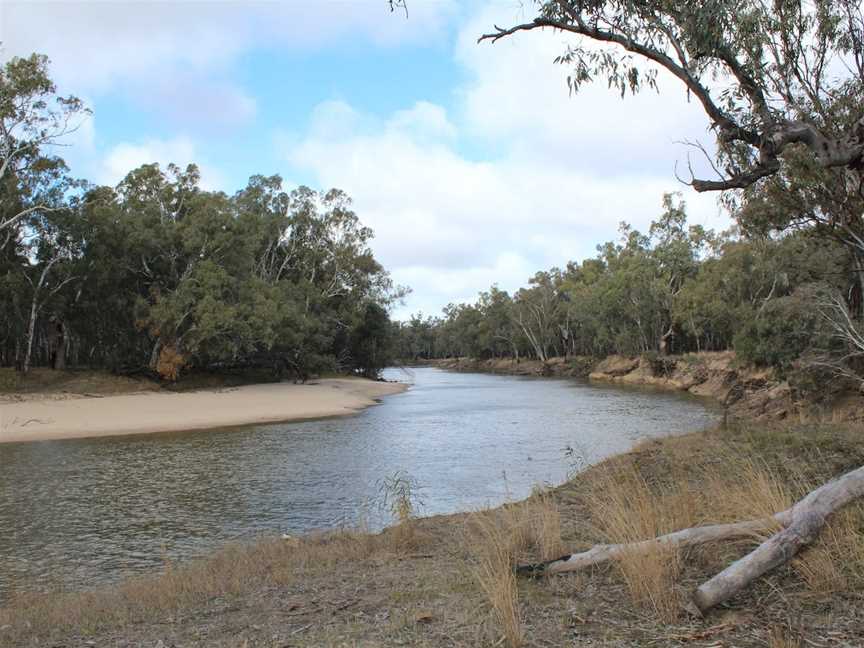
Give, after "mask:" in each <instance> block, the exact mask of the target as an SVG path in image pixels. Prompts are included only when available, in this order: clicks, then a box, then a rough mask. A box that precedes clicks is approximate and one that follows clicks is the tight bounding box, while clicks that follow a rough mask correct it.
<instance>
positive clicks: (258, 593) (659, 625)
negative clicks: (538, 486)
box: [0, 424, 864, 648]
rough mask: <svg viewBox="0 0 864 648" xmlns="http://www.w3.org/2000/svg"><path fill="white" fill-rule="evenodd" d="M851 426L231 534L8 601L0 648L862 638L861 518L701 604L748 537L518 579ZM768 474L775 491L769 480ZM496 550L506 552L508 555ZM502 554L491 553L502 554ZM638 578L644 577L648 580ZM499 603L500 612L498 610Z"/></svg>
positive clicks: (676, 521)
mask: <svg viewBox="0 0 864 648" xmlns="http://www.w3.org/2000/svg"><path fill="white" fill-rule="evenodd" d="M862 439H864V433H862V430H861V428H855V427H851V426H791V425H788V424H786V425H783V426H776V425H773V426H772V425H759V426H758V427H749V426H745V427H732V428H729V429H726V430H719V429H718V430H713V431H710V432H706V433H700V434H691V435H687V436H683V437H672V438H667V439H663V440H657V441H651V442H648V443H645V444H643V445H641V446H640V447H638V448H637V449H635V450H634V451H632V452H629V453H626V454H623V455H619V456H617V457H614V458H612V459H609V460H607V461H604V462H602V463H601V464H599V465H597V466H595V467H592V468H589V469H588V470H585V471H583V472H582V473H580V474H578V475H577V476H576V477H574V478H573V479H572V480H571V481H569V482H567V483H566V484H564V485H562V486H560V487H558V488H555V489H553V490H551V491H548V492H546V493H540V494H537V495H535V496H532V497H531V498H529V499H528V500H526V501H525V502H521V503H517V504H513V505H508V506H505V507H501V508H498V509H495V510H493V511H488V512H480V513H468V514H459V515H451V516H439V517H432V518H420V519H411V518H406V519H405V521H403V522H402V523H401V524H399V525H397V526H395V527H392V528H390V529H387V530H386V531H384V532H383V533H381V534H375V535H370V534H366V533H363V532H362V530H341V531H336V532H332V533H327V534H319V535H313V536H308V537H303V538H288V539H280V538H270V539H264V540H262V541H260V542H258V543H255V544H252V545H244V546H232V547H227V548H225V549H224V550H223V551H221V552H219V553H217V554H215V555H213V556H211V557H209V558H207V559H205V560H202V561H198V562H191V563H188V564H183V565H172V564H168V565H166V567H165V570H164V572H163V573H162V574H159V575H156V576H153V577H150V578H136V579H132V580H129V581H127V582H125V583H123V584H121V585H119V586H116V587H110V588H102V589H99V590H96V591H91V592H84V593H60V594H51V595H33V596H22V597H21V598H20V599H18V600H15V601H13V602H11V603H10V604H9V605H8V606H7V607H6V608H3V609H0V645H3V646H10V647H16V646H21V647H22V648H23V647H24V646H31V645H63V646H67V647H69V648H75V647H82V648H83V647H84V646H93V645H96V646H103V645H104V646H138V645H143V646H172V645H173V646H184V647H202V648H203V647H205V646H206V647H208V648H210V647H216V648H221V647H224V648H228V647H232V648H234V647H240V646H247V647H249V648H252V647H259V646H260V647H268V648H276V647H277V646H278V647H283V646H292V647H295V648H312V647H313V646H314V647H316V648H318V647H324V646H333V647H337V646H339V647H342V646H363V647H365V646H387V647H389V646H406V645H410V646H419V647H421V648H422V647H428V648H432V647H433V646H434V647H435V648H438V647H439V646H465V647H468V646H472V647H474V646H487V647H491V646H507V645H517V643H516V642H513V641H507V640H505V639H503V637H504V636H505V634H506V633H509V634H510V635H511V636H512V637H515V638H516V639H518V640H519V641H521V645H522V646H525V647H537V648H540V647H545V646H561V645H573V646H588V645H592V646H609V647H613V646H615V647H617V646H620V647H625V646H670V645H671V646H679V645H689V646H700V647H703V648H708V647H709V646H714V647H718V646H736V647H739V648H764V647H766V646H767V647H771V648H787V647H803V646H808V647H810V646H816V647H825V648H828V647H829V646H831V647H847V648H852V647H853V646H855V647H857V646H860V645H861V644H860V640H861V637H864V612H862V610H864V595H862V592H864V512H862V510H861V508H860V507H858V508H854V507H853V508H852V509H851V510H850V511H848V512H846V513H844V514H843V515H840V516H838V517H837V519H835V520H833V521H832V524H831V527H830V528H829V529H828V530H826V532H824V533H823V534H822V536H821V538H820V540H819V542H818V543H816V545H814V546H813V547H812V548H810V549H808V550H807V551H805V552H804V553H802V554H801V555H800V557H799V558H797V559H796V560H795V561H793V562H792V563H790V564H789V565H786V566H784V567H782V568H780V569H777V570H775V571H774V572H772V573H770V574H769V575H768V576H767V577H766V578H763V579H760V580H759V581H758V582H757V583H756V584H755V586H754V587H752V588H750V589H748V590H745V591H744V592H743V593H741V594H740V595H738V596H736V597H735V598H734V599H733V600H732V601H730V602H729V603H728V604H725V605H724V606H723V607H722V608H720V609H717V610H714V611H712V612H711V613H709V614H708V615H707V616H706V617H705V618H699V617H695V616H691V615H690V614H689V613H688V612H687V596H688V593H689V592H692V590H693V588H694V587H695V586H696V585H697V584H699V583H700V582H703V581H704V580H705V578H707V577H708V576H710V575H713V574H715V573H717V571H718V570H719V569H721V568H722V567H723V566H725V565H727V564H729V563H730V562H731V561H733V560H735V559H736V558H739V557H740V556H742V555H744V554H745V553H746V552H747V551H748V550H749V548H751V547H752V546H754V545H755V544H756V543H758V542H759V538H758V537H754V538H751V539H744V540H742V541H737V542H728V543H715V544H712V545H708V546H706V547H704V548H701V549H693V550H690V551H687V552H682V553H681V554H678V555H674V556H673V555H668V556H667V557H666V558H663V557H662V556H661V558H663V559H662V560H661V561H660V562H656V561H646V560H645V559H643V558H640V560H639V565H638V570H637V571H636V576H637V578H635V579H634V573H633V572H632V571H630V572H628V571H627V570H626V564H624V563H622V564H621V565H613V566H611V567H610V568H608V569H595V570H591V571H587V572H584V573H581V574H569V575H562V576H557V577H549V578H548V579H541V580H537V581H534V580H527V579H518V580H515V581H514V580H513V579H512V577H510V575H511V574H512V572H511V571H510V562H509V561H510V560H513V561H515V562H517V563H522V562H532V561H536V560H539V559H542V558H549V557H552V556H553V555H560V553H561V552H562V551H572V550H581V549H586V548H588V547H590V546H591V545H593V544H594V543H597V542H614V541H617V540H620V535H618V534H620V533H621V528H616V525H615V524H614V521H615V520H621V521H624V522H626V524H624V525H621V527H622V528H623V529H624V532H626V533H627V534H631V536H632V537H653V536H654V535H655V534H656V533H658V532H663V531H665V530H668V529H671V528H675V527H678V528H680V527H683V526H687V525H689V524H692V523H702V524H704V523H709V522H725V521H731V520H739V519H752V518H754V517H760V516H762V515H763V514H764V513H765V512H766V511H767V510H770V509H774V508H776V507H783V506H785V505H786V504H787V503H788V502H789V501H790V500H794V499H795V498H797V497H799V496H800V495H801V493H802V492H804V491H806V490H807V488H808V487H809V486H810V485H813V484H818V483H823V482H825V481H827V480H828V479H830V478H831V477H833V476H835V475H837V474H840V473H843V472H845V471H847V470H849V469H850V468H852V467H854V466H856V465H861V464H862V463H864V444H862V443H861V441H862ZM767 486H770V488H768V487H767ZM496 556H499V557H500V556H503V557H504V562H501V561H500V560H498V559H497V558H496ZM496 561H497V562H496ZM640 588H641V589H640ZM508 610H509V611H510V613H509V616H507V615H508Z"/></svg>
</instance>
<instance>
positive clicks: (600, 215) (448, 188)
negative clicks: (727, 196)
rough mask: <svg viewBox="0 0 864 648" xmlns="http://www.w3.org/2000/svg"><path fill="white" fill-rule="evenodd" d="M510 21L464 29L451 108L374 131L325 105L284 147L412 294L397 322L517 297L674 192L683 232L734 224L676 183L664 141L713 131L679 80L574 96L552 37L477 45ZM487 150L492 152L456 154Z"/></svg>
mask: <svg viewBox="0 0 864 648" xmlns="http://www.w3.org/2000/svg"><path fill="white" fill-rule="evenodd" d="M507 11H512V10H510V9H507ZM505 13H506V12H505ZM510 17H512V16H510ZM506 19H507V16H506V15H505V16H502V15H501V8H500V5H494V6H492V8H491V9H484V10H482V11H481V12H480V13H479V14H478V15H476V16H475V17H474V18H473V19H472V20H470V21H469V22H468V23H467V24H466V26H465V27H464V28H463V30H462V31H461V33H460V36H459V39H458V44H457V48H456V53H455V55H456V57H457V60H458V62H459V63H461V64H462V65H463V66H464V68H465V69H466V71H467V72H468V79H469V80H468V81H467V83H466V84H465V86H464V87H462V88H461V89H460V90H459V93H458V102H457V107H456V109H455V114H448V113H447V111H446V110H445V109H444V108H443V107H442V106H437V105H433V104H430V103H426V102H420V103H417V104H415V105H414V106H412V107H409V108H407V109H405V110H401V111H397V112H395V113H393V114H392V115H391V116H390V117H389V118H387V119H386V120H384V121H383V123H382V122H381V121H380V120H378V121H376V120H374V119H373V118H372V117H370V116H368V115H363V114H360V113H358V111H356V110H355V109H353V108H352V107H351V106H349V105H347V104H345V103H343V102H325V103H324V104H322V105H321V106H319V108H318V109H316V111H315V114H314V119H313V126H312V128H311V129H310V130H309V131H308V132H307V133H305V134H302V135H297V136H295V137H292V138H283V139H282V140H281V143H282V144H283V145H286V149H285V154H286V159H287V160H288V161H289V162H290V164H291V165H292V167H293V168H294V169H301V170H303V171H305V172H307V173H309V172H311V173H312V174H313V175H314V176H315V178H316V179H317V182H318V184H320V185H321V186H323V187H330V186H335V187H339V188H341V189H343V190H345V191H347V192H348V194H349V195H351V196H352V197H353V198H354V200H355V206H356V209H357V211H358V213H359V214H360V216H361V218H362V219H363V221H364V222H365V223H367V224H368V225H370V226H371V227H372V228H373V229H374V230H375V232H376V240H375V249H376V254H377V255H378V256H379V258H380V260H381V261H382V262H383V263H384V265H385V267H388V268H390V269H391V270H392V273H393V277H394V279H395V280H396V281H397V282H398V283H402V284H407V285H410V286H412V287H413V288H414V293H413V294H412V295H411V296H410V297H409V299H408V303H407V305H406V307H405V308H403V309H401V310H400V311H399V312H397V316H401V317H404V316H406V315H407V314H408V313H409V312H413V311H416V310H418V309H422V310H423V311H424V312H426V313H436V314H437V313H438V312H439V310H440V308H441V306H443V305H444V304H446V303H448V302H450V301H461V300H473V299H474V298H475V297H476V294H477V292H478V291H480V290H485V289H487V288H488V287H489V286H490V285H491V284H492V283H493V282H497V283H498V284H499V285H500V286H501V287H502V288H504V289H507V290H514V289H516V288H518V287H519V286H521V285H524V284H525V282H526V281H527V279H528V277H529V276H531V275H532V274H533V273H534V272H535V271H537V270H541V269H546V268H549V267H550V266H552V265H558V266H562V265H564V264H565V263H566V262H567V261H568V260H581V259H584V258H586V257H589V256H593V255H594V254H595V246H596V245H597V244H598V243H602V242H604V241H607V240H610V239H614V238H616V237H617V227H618V223H619V221H622V220H626V221H628V222H630V223H631V224H633V225H634V226H635V227H637V228H640V229H645V228H647V225H648V223H649V222H650V221H651V220H652V219H654V218H656V217H657V216H658V215H659V213H660V210H661V198H662V195H663V193H664V192H667V191H682V193H684V194H685V198H686V200H687V201H688V204H689V212H690V217H691V222H700V223H703V224H705V225H707V226H708V227H715V228H717V227H725V226H726V225H727V223H728V221H727V219H726V218H725V217H723V216H720V215H719V210H718V208H717V206H716V197H715V196H713V195H698V194H696V193H695V192H692V191H690V190H688V189H687V188H686V187H684V186H682V185H680V184H679V183H678V182H677V181H676V180H675V178H674V175H673V168H674V162H675V160H676V158H682V157H683V154H684V152H685V151H684V149H683V148H682V147H681V146H680V145H676V144H674V142H673V139H678V138H691V139H695V138H697V137H699V136H703V137H704V130H705V123H706V122H705V119H704V117H703V116H702V115H701V113H700V112H699V110H698V109H697V108H696V107H694V106H691V105H688V104H687V102H686V100H685V98H684V95H683V93H680V94H679V92H678V90H679V88H678V87H677V86H675V85H674V83H671V82H670V83H666V84H664V85H665V91H664V93H663V94H662V95H660V96H657V95H653V94H644V95H640V96H638V97H636V98H633V99H630V98H628V99H627V100H625V101H622V100H621V99H620V97H619V96H618V95H616V94H615V93H614V92H610V91H608V90H607V89H606V87H605V84H603V83H598V84H596V85H595V86H591V87H588V88H586V89H585V90H584V91H583V92H582V93H580V94H579V95H578V96H577V97H570V96H569V93H568V90H567V86H566V83H565V80H564V77H565V76H566V70H563V69H561V68H560V67H556V66H554V65H553V64H552V59H553V58H554V56H555V55H557V54H559V53H560V52H561V49H562V47H563V45H562V42H561V39H560V37H556V36H555V35H552V34H549V33H547V34H529V35H527V37H520V38H518V39H514V40H510V41H503V42H501V43H499V44H497V45H495V46H494V47H492V46H490V45H487V44H481V45H476V44H474V43H475V41H476V38H477V35H478V34H480V33H482V31H483V30H484V29H488V28H489V27H491V25H493V24H495V23H496V22H497V23H498V24H503V23H505V22H506ZM490 146H491V147H492V148H493V149H494V150H496V151H497V152H498V154H497V155H496V156H495V157H493V158H489V157H488V156H482V157H480V156H469V155H465V154H464V153H462V151H463V150H477V149H479V150H482V151H488V150H489V149H490Z"/></svg>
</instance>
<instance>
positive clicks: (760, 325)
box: [733, 287, 828, 372]
mask: <svg viewBox="0 0 864 648" xmlns="http://www.w3.org/2000/svg"><path fill="white" fill-rule="evenodd" d="M817 290H818V289H816V288H814V287H802V288H801V289H799V290H797V291H796V292H795V293H793V294H791V295H788V296H785V297H779V298H776V299H772V300H770V301H767V302H765V304H764V306H763V307H762V308H760V309H759V310H758V311H756V312H755V313H753V314H752V316H751V317H750V318H749V320H748V321H746V322H745V323H744V325H743V326H742V327H741V328H740V330H739V331H738V332H737V333H736V334H735V337H734V340H733V345H734V347H735V351H736V353H737V354H738V357H739V358H741V359H742V360H744V361H745V362H750V363H753V364H755V365H761V366H765V367H776V368H778V369H780V370H781V371H784V372H785V371H788V370H789V369H791V367H792V365H793V363H794V362H795V361H796V360H797V359H798V358H799V357H800V356H801V354H802V353H804V352H805V351H807V350H809V349H812V348H814V346H818V345H819V344H820V338H821V339H822V340H824V339H825V338H826V337H827V336H828V332H827V331H826V330H825V329H826V326H825V320H824V317H823V316H822V314H821V313H820V312H819V311H818V309H816V308H814V303H815V300H814V296H815V293H816V291H817Z"/></svg>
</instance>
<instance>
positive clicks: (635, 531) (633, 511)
mask: <svg viewBox="0 0 864 648" xmlns="http://www.w3.org/2000/svg"><path fill="white" fill-rule="evenodd" d="M588 507H589V511H590V514H591V519H592V523H593V526H594V528H595V530H596V533H597V534H598V535H599V536H600V537H601V538H602V539H603V541H605V542H608V543H611V544H629V543H635V542H638V541H640V540H648V539H651V538H655V537H657V536H659V535H663V534H666V533H670V532H671V531H674V530H677V529H681V528H684V527H688V526H693V524H695V522H696V520H697V517H696V513H697V500H696V498H694V496H693V494H692V493H691V492H690V491H689V490H688V489H687V487H686V485H685V484H683V483H682V482H681V481H678V480H671V481H669V482H668V483H664V484H657V485H653V486H652V485H649V484H648V482H647V481H646V480H645V478H644V477H643V476H642V474H641V473H640V472H639V470H638V469H637V468H636V466H635V464H634V463H633V461H632V459H631V458H629V457H624V458H621V460H619V461H615V462H610V463H607V464H606V465H604V466H601V467H600V468H598V469H597V471H596V478H595V479H594V480H593V488H592V489H591V496H590V498H589V499H588ZM616 567H617V569H618V571H619V572H620V575H621V577H622V578H623V580H624V582H625V584H626V585H627V590H628V592H629V593H630V598H631V600H632V601H633V603H634V604H636V605H638V606H640V607H644V608H647V609H650V610H651V611H652V612H653V613H654V614H656V615H657V616H658V617H659V618H660V619H662V620H664V621H672V620H674V619H675V618H676V617H677V616H678V610H679V605H678V600H677V596H676V593H675V587H674V586H675V579H676V577H677V576H678V573H679V570H680V567H681V562H680V556H679V554H678V551H677V550H676V549H674V548H670V547H668V546H664V545H659V544H658V545H654V546H651V547H650V548H648V549H644V548H643V549H642V550H635V549H634V550H633V551H627V552H625V553H624V554H623V555H622V556H621V557H620V558H619V559H618V560H617V561H616Z"/></svg>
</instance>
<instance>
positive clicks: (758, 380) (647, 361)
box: [429, 351, 864, 423]
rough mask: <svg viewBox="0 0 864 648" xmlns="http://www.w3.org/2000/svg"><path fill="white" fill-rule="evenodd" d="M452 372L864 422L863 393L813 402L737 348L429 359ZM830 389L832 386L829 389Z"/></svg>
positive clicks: (747, 414) (745, 413) (747, 411)
mask: <svg viewBox="0 0 864 648" xmlns="http://www.w3.org/2000/svg"><path fill="white" fill-rule="evenodd" d="M429 364H431V365H433V366H436V367H440V368H441V369H447V370H450V371H479V372H488V373H498V374H508V375H517V376H560V377H574V378H586V379H589V380H592V381H597V382H607V383H617V384H622V385H651V386H654V387H659V388H662V389H668V390H672V391H686V392H689V393H691V394H694V395H696V396H702V397H706V398H711V399H713V400H715V401H717V402H718V403H720V404H722V405H724V406H728V412H729V415H730V416H733V417H735V418H739V419H747V420H757V421H761V420H774V421H782V420H795V421H823V422H835V423H837V422H849V421H858V422H860V421H864V396H862V394H861V393H860V392H852V391H847V392H843V393H841V394H834V395H833V396H832V397H831V398H823V399H820V400H818V401H817V400H814V399H813V398H812V397H805V396H803V395H802V394H800V393H797V392H796V390H795V389H793V387H791V386H790V384H789V381H788V380H785V379H783V378H781V377H779V376H778V375H777V374H776V372H775V371H774V370H773V369H770V368H760V367H752V366H747V365H745V364H743V363H741V362H740V361H739V360H738V359H737V358H736V356H735V353H734V352H733V351H718V352H703V353H691V354H686V355H682V356H666V357H659V356H641V357H640V356H637V357H625V356H618V355H614V356H609V357H607V358H605V359H603V360H597V359H595V358H588V357H575V358H566V359H565V358H552V359H550V360H548V361H547V362H545V363H544V362H540V361H537V360H520V361H518V362H517V361H515V360H512V359H490V360H475V359H472V358H452V359H445V360H433V361H430V363H429ZM826 391H827V390H826Z"/></svg>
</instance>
